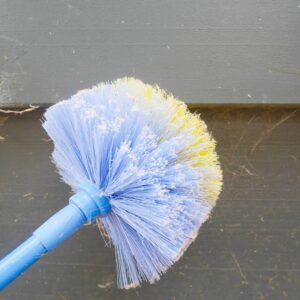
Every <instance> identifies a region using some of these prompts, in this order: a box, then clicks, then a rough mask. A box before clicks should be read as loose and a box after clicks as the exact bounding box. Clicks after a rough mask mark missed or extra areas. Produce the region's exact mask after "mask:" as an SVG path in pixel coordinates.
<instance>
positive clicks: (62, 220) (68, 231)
mask: <svg viewBox="0 0 300 300" xmlns="http://www.w3.org/2000/svg"><path fill="white" fill-rule="evenodd" d="M110 211H111V205H110V203H109V198H108V197H106V196H100V195H99V191H98V189H97V188H96V186H95V185H93V184H91V183H87V184H84V185H83V186H82V187H81V188H80V190H79V192H78V193H77V194H75V195H74V196H72V197H71V198H70V200H69V205H67V206H66V207H64V208H63V209H61V210H60V211H58V212H57V213H56V214H55V215H53V216H52V217H51V218H50V219H48V220H47V221H46V222H45V223H44V224H42V225H41V226H40V227H39V228H38V229H37V230H35V231H34V232H33V234H32V236H31V237H30V238H29V239H27V240H26V241H25V242H24V243H22V244H21V245H20V246H19V247H18V248H16V249H15V250H14V251H12V252H11V253H10V254H8V255H7V256H6V257H5V258H3V259H2V260H1V261H0V290H1V289H3V288H4V287H6V286H7V285H8V284H9V283H10V282H12V281H13V280H14V279H16V278H17V277H18V276H19V275H20V274H22V273H23V272H24V271H25V270H26V269H28V268H29V267H30V266H31V265H32V264H34V263H35V262H36V261H38V260H39V259H40V257H41V256H42V255H43V254H45V253H47V252H49V251H51V250H52V249H54V248H55V247H57V246H58V245H59V244H61V243H62V242H63V241H64V240H66V239H67V238H69V237H70V236H71V235H72V234H73V233H74V232H75V231H77V230H78V229H79V228H80V227H81V226H82V225H83V224H84V223H86V222H92V221H94V220H95V218H96V217H99V216H106V215H107V214H108V213H109V212H110Z"/></svg>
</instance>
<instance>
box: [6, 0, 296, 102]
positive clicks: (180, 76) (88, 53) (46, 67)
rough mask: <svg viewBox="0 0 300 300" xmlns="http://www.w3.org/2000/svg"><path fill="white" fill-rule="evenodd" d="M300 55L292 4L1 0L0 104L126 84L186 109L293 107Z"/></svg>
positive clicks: (264, 0) (267, 0)
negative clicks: (158, 92)
mask: <svg viewBox="0 0 300 300" xmlns="http://www.w3.org/2000/svg"><path fill="white" fill-rule="evenodd" d="M299 46H300V1H298V0H284V1H282V0H274V1H273V0H226V1H225V0H219V1H217V0H193V1H175V0H169V1H163V0H155V1H142V0H129V1H117V0H110V1H109V0H108V1H100V0H98V1H97V0H95V1H82V0H78V1H58V0H54V1H34V0H30V1H24V0H18V1H17V0H0V103H2V105H3V104H5V105H7V104H9V105H12V104H16V103H17V104H24V103H41V102H42V103H54V102H56V101H58V100H59V99H62V98H66V97H69V96H70V95H72V94H73V93H75V92H76V91H77V90H78V89H81V88H86V87H90V86H92V85H94V84H96V83H97V82H99V81H106V80H113V79H115V78H118V77H122V76H126V75H127V76H135V77H138V78H141V79H142V80H144V81H146V82H149V83H158V84H159V85H160V86H161V87H163V88H165V89H167V90H169V91H172V92H173V93H174V94H175V95H177V96H178V97H179V98H181V99H182V100H185V101H186V102H189V103H237V102H238V103H297V102H298V103H299V102H300V101H299V100H300V47H299ZM0 105H1V104H0Z"/></svg>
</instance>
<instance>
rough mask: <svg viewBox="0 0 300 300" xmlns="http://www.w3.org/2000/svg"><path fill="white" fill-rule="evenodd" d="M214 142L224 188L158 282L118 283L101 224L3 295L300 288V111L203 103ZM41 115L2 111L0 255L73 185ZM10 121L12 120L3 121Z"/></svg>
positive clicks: (72, 298)
mask: <svg viewBox="0 0 300 300" xmlns="http://www.w3.org/2000/svg"><path fill="white" fill-rule="evenodd" d="M199 112H201V115H202V118H203V119H204V120H205V122H207V124H208V127H209V130H210V131H211V132H212V134H213V136H214V137H215V139H216V140H217V141H218V144H217V151H218V153H219V155H220V160H221V163H222V166H223V169H224V191H223V192H222V194H221V197H220V200H219V202H218V203H217V206H216V208H215V210H214V212H213V214H212V217H211V219H210V220H209V221H208V222H207V223H206V224H204V226H203V228H202V229H201V231H200V234H199V236H198V238H197V240H196V242H195V243H194V244H192V246H191V247H190V248H189V250H188V251H187V252H186V254H185V255H184V256H183V258H182V259H181V260H180V261H179V262H178V263H176V264H175V265H174V266H173V267H172V268H171V270H169V272H168V273H167V274H165V275H164V276H163V277H162V279H161V281H160V282H158V283H157V284H155V285H148V284H145V285H143V286H142V288H140V289H136V290H131V291H122V290H118V289H117V288H116V277H115V261H114V260H115V259H114V254H113V250H112V249H108V248H105V247H104V242H103V241H102V239H101V237H100V236H99V233H98V229H97V228H96V227H95V226H92V227H90V226H89V227H85V228H83V230H81V231H80V232H78V233H77V234H76V235H75V236H74V237H73V238H72V239H71V240H69V241H67V242H66V243H65V244H64V245H62V246H61V247H60V248H58V249H57V250H55V251H54V252H53V253H52V254H50V255H47V256H45V257H44V258H43V259H42V260H41V261H40V262H39V263H38V264H37V265H35V266H34V267H33V268H31V269H30V270H29V271H27V272H26V274H24V275H23V276H22V277H20V278H19V279H17V280H16V281H15V282H14V283H13V284H12V285H11V286H9V287H8V288H7V289H6V290H5V291H4V292H2V293H1V294H0V299H1V300H19V299H24V300H36V299H38V300H54V299H55V300H57V299H60V300H67V299H68V300H82V299H86V300H96V299H97V300H98V299H128V300H129V299H147V300H148V299H149V300H152V299H162V300H166V299H170V300H175V299H176V300H181V299H195V300H196V299H197V300H219V299H222V300H232V299H241V300H244V299H261V300H263V299H266V300H267V299H272V300H282V299H291V300H297V299H298V298H299V293H300V284H299V283H300V251H299V250H300V249H299V247H300V246H299V241H300V221H299V214H300V201H299V194H300V111H299V109H298V110H297V108H260V109H259V108H244V109H239V108H234V107H216V108H214V109H204V108H203V109H199ZM41 116H42V111H36V112H31V113H27V114H23V115H22V116H11V115H0V126H1V127H0V136H1V137H2V138H3V139H1V140H0V165H1V168H0V191H1V196H0V224H1V232H0V255H1V256H2V255H4V254H5V253H7V251H9V250H10V249H11V248H12V247H14V246H15V245H16V244H18V243H19V242H21V241H22V240H23V239H24V238H25V237H26V236H27V235H28V234H29V233H30V232H31V231H32V230H33V229H35V228H36V227H37V225H38V224H39V223H40V222H42V221H44V220H45V219H46V218H47V217H49V216H50V215H51V214H53V212H55V211H56V210H58V209H59V208H61V207H63V206H64V205H65V203H66V200H67V198H68V196H69V193H70V190H69V188H68V187H67V186H66V185H65V184H63V183H61V182H59V176H58V174H56V172H55V168H54V166H53V165H52V163H51V162H50V160H49V155H50V153H51V151H52V143H51V142H50V141H48V138H47V136H46V134H45V133H44V131H43V129H42V127H41V123H40V118H41ZM7 117H8V118H7Z"/></svg>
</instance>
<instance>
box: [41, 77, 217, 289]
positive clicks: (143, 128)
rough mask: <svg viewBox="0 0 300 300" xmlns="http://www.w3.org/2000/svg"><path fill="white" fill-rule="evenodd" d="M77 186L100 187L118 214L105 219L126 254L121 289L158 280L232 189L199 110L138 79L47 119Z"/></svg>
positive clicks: (61, 163) (84, 96)
mask: <svg viewBox="0 0 300 300" xmlns="http://www.w3.org/2000/svg"><path fill="white" fill-rule="evenodd" d="M43 126H44V128H45V129H46V131H47V133H48V135H49V136H50V137H51V138H52V140H53V142H54V145H55V149H54V152H53V161H54V162H55V164H56V166H57V168H58V170H59V173H60V174H61V176H62V178H63V180H64V181H65V182H66V183H67V184H69V185H70V186H71V187H72V189H73V190H74V192H78V190H79V187H80V186H81V185H82V184H83V183H86V182H91V183H94V184H95V185H96V186H97V188H98V189H99V191H100V193H101V195H105V196H106V197H108V198H109V199H110V204H111V207H112V210H111V212H110V213H109V214H108V215H107V216H106V217H103V218H100V217H98V218H97V219H96V221H97V223H98V225H99V228H100V229H101V232H102V233H103V232H105V233H104V236H108V237H109V238H110V239H111V241H112V243H113V245H114V246H115V251H116V260H117V271H118V285H119V287H121V288H130V287H135V286H138V285H139V284H140V283H141V281H142V280H148V281H149V282H151V283H153V282H154V281H156V280H158V279H159V278H160V276H161V274H162V273H164V272H165V271H166V270H167V269H168V268H169V267H170V266H171V265H172V264H173V263H174V262H176V261H177V260H178V259H179V258H180V257H181V256H182V254H183V253H184V251H185V250H186V249H187V247H188V246H189V245H190V244H191V242H192V241H193V240H194V239H195V238H196V236H197V233H198V230H199V228H200V226H201V225H202V224H203V222H204V221H205V220H206V219H207V218H208V216H209V214H210V212H211V210H212V208H213V207H214V205H215V202H216V200H217V197H218V195H219V193H220V190H221V186H222V173H221V169H220V166H219V162H218V157H217V154H216V152H215V141H214V140H213V139H212V137H211V136H210V134H209V133H208V132H207V128H206V125H205V123H204V122H203V121H202V120H201V119H200V117H199V116H197V115H195V114H192V113H190V112H189V111H188V110H187V107H186V105H185V104H184V103H183V102H181V101H179V100H177V99H175V98H174V97H173V96H172V95H170V94H168V93H166V92H165V91H164V90H161V89H160V88H159V87H157V86H155V87H153V86H150V85H147V84H144V83H143V82H141V81H140V80H137V79H133V78H123V79H119V80H116V81H115V82H113V83H107V84H99V85H98V86H95V87H93V88H92V89H88V90H82V91H80V92H78V93H77V94H76V95H74V96H73V97H71V99H69V100H65V101H62V102H59V103H58V104H56V105H54V106H52V107H50V108H49V109H48V110H47V112H46V113H45V121H44V123H43Z"/></svg>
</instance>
